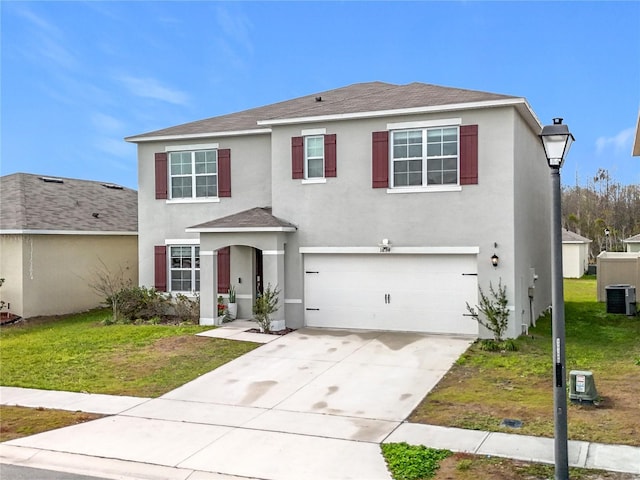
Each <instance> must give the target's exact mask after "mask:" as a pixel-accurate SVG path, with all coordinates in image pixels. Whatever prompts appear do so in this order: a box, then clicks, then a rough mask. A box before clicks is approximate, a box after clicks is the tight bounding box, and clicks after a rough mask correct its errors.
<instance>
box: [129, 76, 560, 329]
mask: <svg viewBox="0 0 640 480" xmlns="http://www.w3.org/2000/svg"><path fill="white" fill-rule="evenodd" d="M540 131H541V124H540V122H539V120H538V119H537V118H536V116H535V114H534V112H533V111H532V109H531V107H530V106H529V104H528V102H527V101H526V99H524V98H521V97H514V96H509V95H499V94H494V93H486V92H480V91H472V90H462V89H458V88H448V87H441V86H435V85H429V84H423V83H411V84H408V85H393V84H388V83H382V82H371V83H360V84H354V85H350V86H347V87H343V88H338V89H335V90H329V91H326V92H321V93H316V94H312V95H308V96H304V97H300V98H295V99H292V100H287V101H283V102H280V103H276V104H273V105H267V106H262V107H258V108H254V109H251V110H246V111H241V112H238V113H231V114H228V115H223V116H219V117H214V118H209V119H205V120H200V121H195V122H192V123H187V124H184V125H178V126H174V127H169V128H165V129H162V130H158V131H153V132H149V133H145V134H140V135H135V136H132V137H128V138H126V140H127V141H129V142H133V143H136V144H137V145H138V162H139V218H138V221H139V259H140V264H139V274H140V284H141V285H146V286H152V285H153V286H155V287H156V288H158V289H160V290H167V291H173V292H187V293H189V292H192V291H199V292H200V299H201V323H202V324H215V323H217V322H218V321H219V318H217V312H216V296H217V295H218V292H226V291H227V289H228V287H229V285H234V286H235V287H236V289H237V292H238V303H239V311H238V315H239V317H241V318H250V317H251V306H252V303H253V301H254V299H255V298H256V295H257V294H258V293H259V292H260V291H261V290H262V289H263V288H264V287H265V286H266V285H268V284H271V285H272V286H274V285H277V286H278V287H279V288H280V290H281V295H280V300H281V301H280V303H281V305H282V307H281V308H280V310H279V311H278V312H277V314H276V319H277V320H280V321H284V322H286V325H287V326H289V327H293V328H297V327H301V326H304V325H306V326H314V327H332V328H356V329H358V328H359V329H375V330H399V331H417V332H431V333H453V334H468V335H486V332H483V331H480V330H479V328H478V325H477V323H476V322H475V320H473V319H472V318H471V317H469V316H467V313H468V312H467V310H466V306H465V305H466V302H469V303H470V304H472V305H475V304H476V303H477V302H478V287H482V288H483V289H484V290H488V288H489V284H490V283H492V284H493V285H494V286H495V285H497V284H498V282H499V281H502V283H503V284H504V285H506V286H507V293H508V296H509V300H510V308H511V310H512V318H511V322H510V325H509V328H508V335H509V336H512V337H515V336H518V335H519V334H520V333H521V332H522V330H523V328H524V326H526V325H530V324H531V323H532V320H533V319H535V317H537V316H538V315H539V314H540V313H541V311H542V310H544V309H546V308H547V307H548V306H549V305H550V303H551V299H550V260H549V244H550V233H549V228H550V226H549V222H550V220H549V218H550V180H549V168H548V166H547V163H546V160H545V156H544V152H543V149H542V146H541V144H540V141H539V138H538V134H539V133H540ZM494 254H495V255H496V256H498V257H499V261H498V265H497V266H496V267H494V266H493V265H492V260H491V257H492V256H493V255H494Z"/></svg>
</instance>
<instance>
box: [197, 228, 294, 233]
mask: <svg viewBox="0 0 640 480" xmlns="http://www.w3.org/2000/svg"><path fill="white" fill-rule="evenodd" d="M295 231H296V228H295V227H228V228H222V227H217V228H206V227H203V228H196V227H189V228H186V229H185V232H187V233H256V232H295Z"/></svg>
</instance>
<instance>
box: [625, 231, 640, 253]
mask: <svg viewBox="0 0 640 480" xmlns="http://www.w3.org/2000/svg"><path fill="white" fill-rule="evenodd" d="M622 243H625V244H626V245H627V252H640V233H639V234H638V235H634V236H633V237H629V238H627V239H625V240H623V241H622Z"/></svg>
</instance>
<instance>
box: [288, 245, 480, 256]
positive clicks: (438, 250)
mask: <svg viewBox="0 0 640 480" xmlns="http://www.w3.org/2000/svg"><path fill="white" fill-rule="evenodd" d="M298 252H299V253H328V254H332V253H335V254H340V253H342V254H354V253H355V254H358V253H360V254H371V253H376V254H380V255H393V254H404V255H416V254H417V255H477V254H479V253H480V247H396V246H394V245H391V251H390V252H384V253H381V252H380V247H300V248H299V249H298Z"/></svg>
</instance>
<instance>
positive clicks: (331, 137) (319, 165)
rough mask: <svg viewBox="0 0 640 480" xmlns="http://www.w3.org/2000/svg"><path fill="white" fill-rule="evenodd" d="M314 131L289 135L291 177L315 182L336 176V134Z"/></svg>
mask: <svg viewBox="0 0 640 480" xmlns="http://www.w3.org/2000/svg"><path fill="white" fill-rule="evenodd" d="M318 130H320V131H324V129H318ZM303 132H304V130H303ZM316 132H317V130H314V133H313V134H309V135H304V136H301V137H291V178H293V179H301V180H310V181H311V182H310V183H316V182H314V180H315V181H319V180H320V179H325V178H329V177H335V176H337V160H336V134H335V133H333V134H326V133H322V134H318V133H316Z"/></svg>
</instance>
